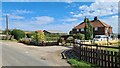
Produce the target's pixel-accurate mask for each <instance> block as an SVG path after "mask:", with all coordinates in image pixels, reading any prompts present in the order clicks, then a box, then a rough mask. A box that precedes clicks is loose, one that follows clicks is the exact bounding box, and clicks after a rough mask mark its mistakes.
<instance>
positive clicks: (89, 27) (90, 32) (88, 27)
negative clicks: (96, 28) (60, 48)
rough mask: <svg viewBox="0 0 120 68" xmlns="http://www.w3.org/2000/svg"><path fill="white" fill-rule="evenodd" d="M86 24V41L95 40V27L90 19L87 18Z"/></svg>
mask: <svg viewBox="0 0 120 68" xmlns="http://www.w3.org/2000/svg"><path fill="white" fill-rule="evenodd" d="M84 23H85V28H84V30H85V40H92V38H93V27H92V25H91V23H90V21H89V19H88V18H86V17H85V19H84Z"/></svg>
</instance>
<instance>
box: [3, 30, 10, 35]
mask: <svg viewBox="0 0 120 68" xmlns="http://www.w3.org/2000/svg"><path fill="white" fill-rule="evenodd" d="M6 32H7V31H6V30H5V31H2V34H6ZM11 32H12V31H11V30H8V34H9V35H11Z"/></svg>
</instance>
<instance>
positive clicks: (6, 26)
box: [6, 15, 8, 39]
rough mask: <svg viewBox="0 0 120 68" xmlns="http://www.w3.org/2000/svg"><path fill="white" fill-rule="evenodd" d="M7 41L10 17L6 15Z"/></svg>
mask: <svg viewBox="0 0 120 68" xmlns="http://www.w3.org/2000/svg"><path fill="white" fill-rule="evenodd" d="M6 39H8V16H7V15H6Z"/></svg>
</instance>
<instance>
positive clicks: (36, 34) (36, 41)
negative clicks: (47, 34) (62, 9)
mask: <svg viewBox="0 0 120 68" xmlns="http://www.w3.org/2000/svg"><path fill="white" fill-rule="evenodd" d="M35 33H36V43H37V45H38V35H37V34H38V32H37V31H35Z"/></svg>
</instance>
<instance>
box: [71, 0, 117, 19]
mask: <svg viewBox="0 0 120 68" xmlns="http://www.w3.org/2000/svg"><path fill="white" fill-rule="evenodd" d="M79 11H80V12H79V13H76V14H74V15H73V17H84V16H90V17H93V16H105V15H112V14H117V13H118V3H117V2H109V3H108V2H94V3H92V4H91V5H90V6H87V5H82V6H80V7H79ZM74 13H75V12H74Z"/></svg>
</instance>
